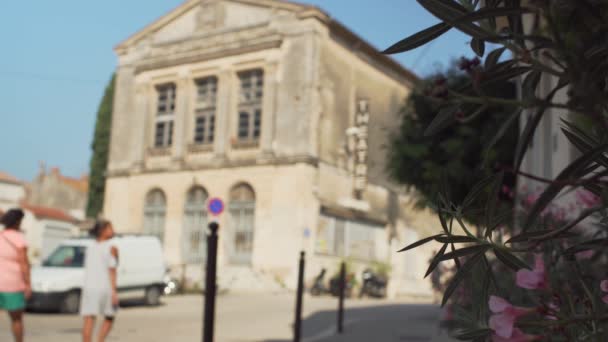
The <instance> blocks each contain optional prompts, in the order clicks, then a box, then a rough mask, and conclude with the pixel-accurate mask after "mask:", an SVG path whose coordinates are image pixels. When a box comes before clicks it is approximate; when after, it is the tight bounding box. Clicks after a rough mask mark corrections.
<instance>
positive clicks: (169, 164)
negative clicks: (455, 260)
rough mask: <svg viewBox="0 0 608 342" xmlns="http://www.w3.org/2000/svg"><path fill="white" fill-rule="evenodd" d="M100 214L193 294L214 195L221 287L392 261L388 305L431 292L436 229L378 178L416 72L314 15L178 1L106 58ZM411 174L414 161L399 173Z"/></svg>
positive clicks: (301, 8)
mask: <svg viewBox="0 0 608 342" xmlns="http://www.w3.org/2000/svg"><path fill="white" fill-rule="evenodd" d="M115 52H116V54H117V55H118V67H117V70H116V75H117V80H116V93H115V101H114V110H113V121H112V136H111V148H110V158H109V165H108V178H107V185H106V198H105V208H104V215H105V216H106V217H107V218H109V219H111V220H112V221H113V222H114V225H115V227H116V228H117V229H118V230H119V231H121V232H140V233H147V234H154V235H157V236H158V237H159V238H160V239H161V240H162V241H163V244H164V247H165V252H166V257H167V262H168V263H169V265H170V266H171V268H172V270H173V271H174V272H175V273H176V274H179V275H181V276H183V277H184V278H185V279H186V280H187V281H190V282H191V283H196V282H198V283H200V280H201V279H202V275H201V270H202V265H201V264H202V263H203V262H204V259H205V256H206V248H205V234H206V225H207V222H208V221H209V220H210V219H211V217H210V214H209V213H208V212H207V209H206V203H207V200H208V199H209V198H210V197H219V198H221V199H223V200H224V201H225V203H226V211H225V213H224V214H222V215H221V216H220V217H219V222H220V224H221V228H220V244H221V245H220V251H219V258H220V266H219V267H220V268H219V280H220V286H223V287H228V288H235V289H239V288H243V289H249V290H251V289H255V288H261V289H262V288H265V289H268V288H271V287H272V286H274V285H273V283H276V282H279V283H283V284H284V285H285V286H287V287H294V286H295V279H296V272H297V270H296V266H297V259H298V255H299V252H300V250H304V251H306V252H307V255H308V264H307V265H308V266H307V274H306V276H307V279H311V278H313V277H314V276H315V275H316V273H318V272H319V270H320V269H321V268H322V267H325V268H328V269H329V270H330V273H331V271H333V270H335V269H336V268H337V266H338V264H339V262H340V261H341V260H343V259H347V260H350V261H351V262H352V265H354V271H356V272H357V275H359V272H360V271H361V269H362V268H363V267H366V266H370V265H373V264H376V265H378V264H384V265H390V266H391V268H392V272H391V277H392V278H391V289H390V294H391V295H413V296H430V284H429V283H428V282H427V281H424V280H422V278H423V277H422V276H423V274H424V269H425V268H426V265H425V262H426V261H427V260H428V258H429V256H428V255H427V254H426V252H428V250H426V251H425V250H424V249H420V250H417V251H416V252H412V253H410V254H407V255H404V254H403V255H402V254H397V253H395V251H396V250H397V249H398V248H399V247H402V246H403V245H405V244H406V243H409V242H412V241H414V240H416V239H418V238H419V237H421V236H426V235H427V234H428V231H427V230H428V229H433V230H435V229H436V228H437V227H438V225H436V221H435V218H434V216H432V215H430V214H428V213H426V212H415V211H413V209H411V206H410V205H409V201H408V197H407V196H406V195H405V193H404V192H402V191H401V189H400V188H399V187H397V186H395V185H393V184H391V183H390V182H389V181H388V179H387V176H386V175H385V155H386V151H385V150H384V149H383V147H384V146H385V144H387V141H388V137H389V133H391V132H394V131H395V130H396V129H397V128H398V115H397V113H398V111H399V110H400V108H401V106H402V105H403V103H404V100H405V98H406V97H407V95H408V93H409V91H410V89H411V88H412V85H413V83H414V82H415V81H416V80H417V78H416V76H415V75H414V74H412V73H411V72H409V71H408V70H406V69H404V68H403V67H402V66H401V65H400V64H398V63H396V62H395V61H393V60H392V59H391V58H389V57H386V56H384V55H382V54H380V53H379V52H378V51H377V50H376V49H375V48H374V47H373V46H371V45H370V44H368V43H367V42H365V41H364V40H362V39H361V38H360V37H358V36H357V35H356V34H354V33H353V32H352V31H351V30H349V29H348V28H347V27H345V26H343V25H342V24H341V23H339V22H338V21H336V20H335V19H333V18H331V17H330V16H329V15H328V14H327V13H325V12H323V11H322V10H320V9H319V8H316V7H313V6H307V5H301V4H295V3H291V2H287V1H279V0H221V1H220V0H218V1H200V0H190V1H186V2H184V3H183V4H182V5H181V6H179V7H178V8H176V9H175V10H173V11H172V12H170V13H168V14H167V15H165V16H163V17H161V18H160V19H158V20H157V21H155V22H153V23H151V24H150V25H149V26H147V27H146V28H144V29H143V30H141V31H140V32H138V33H136V34H134V35H133V36H131V37H130V38H128V39H127V40H125V41H123V42H122V43H120V44H119V45H117V46H116V48H115ZM412 167H415V165H412Z"/></svg>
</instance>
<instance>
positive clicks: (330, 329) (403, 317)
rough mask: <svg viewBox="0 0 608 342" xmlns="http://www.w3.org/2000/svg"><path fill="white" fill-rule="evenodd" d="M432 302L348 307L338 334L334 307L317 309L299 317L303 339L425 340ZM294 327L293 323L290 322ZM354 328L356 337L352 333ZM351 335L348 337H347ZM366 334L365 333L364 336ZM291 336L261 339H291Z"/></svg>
mask: <svg viewBox="0 0 608 342" xmlns="http://www.w3.org/2000/svg"><path fill="white" fill-rule="evenodd" d="M438 312H439V311H438V307H437V306H435V305H418V304H394V305H377V306H367V307H358V308H357V307H356V308H347V309H345V313H344V317H345V318H344V334H343V335H337V316H338V313H337V310H324V311H318V312H315V313H313V314H310V315H308V316H307V317H304V318H303V320H302V339H301V340H302V342H329V341H353V342H356V341H359V338H361V341H367V340H369V338H370V337H369V336H375V338H374V340H376V341H383V342H391V341H403V342H406V341H407V342H426V341H428V340H429V338H430V336H431V335H432V333H433V332H434V331H431V330H432V329H435V327H436V325H437V324H436V323H437V318H438ZM291 328H292V329H293V325H292V326H291ZM355 332H356V335H357V338H356V340H353V339H352V334H354V333H355ZM349 335H351V337H349ZM366 336H367V337H366ZM292 341H293V339H283V340H276V339H275V340H265V341H263V342H292Z"/></svg>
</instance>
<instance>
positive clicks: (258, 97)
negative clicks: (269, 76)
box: [238, 69, 264, 143]
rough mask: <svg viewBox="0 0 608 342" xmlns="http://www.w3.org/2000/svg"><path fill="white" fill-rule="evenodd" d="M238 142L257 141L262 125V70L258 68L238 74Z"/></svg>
mask: <svg viewBox="0 0 608 342" xmlns="http://www.w3.org/2000/svg"><path fill="white" fill-rule="evenodd" d="M239 80H240V90H239V111H238V113H239V118H238V119H239V120H238V139H239V142H244V143H257V142H258V140H259V139H260V135H261V127H262V99H263V97H264V71H263V70H260V69H256V70H250V71H245V72H242V73H240V74H239Z"/></svg>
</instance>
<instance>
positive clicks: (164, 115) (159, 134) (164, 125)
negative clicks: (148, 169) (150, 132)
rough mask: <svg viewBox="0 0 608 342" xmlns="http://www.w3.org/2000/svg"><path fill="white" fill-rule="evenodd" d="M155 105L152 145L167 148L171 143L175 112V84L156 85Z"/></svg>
mask: <svg viewBox="0 0 608 342" xmlns="http://www.w3.org/2000/svg"><path fill="white" fill-rule="evenodd" d="M156 92H157V96H158V98H157V106H156V124H155V133H154V147H156V148H167V147H170V146H171V145H172V144H173V118H174V114H175V98H176V88H175V84H173V83H168V84H164V85H160V86H158V87H156Z"/></svg>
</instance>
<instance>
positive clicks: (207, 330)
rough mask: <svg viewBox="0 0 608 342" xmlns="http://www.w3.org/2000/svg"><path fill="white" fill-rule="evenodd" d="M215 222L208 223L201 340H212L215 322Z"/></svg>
mask: <svg viewBox="0 0 608 342" xmlns="http://www.w3.org/2000/svg"><path fill="white" fill-rule="evenodd" d="M219 228H220V226H219V224H217V222H211V223H209V230H210V234H209V235H208V236H207V269H206V272H205V312H204V319H205V322H204V325H203V342H213V329H214V323H215V292H216V284H215V282H216V281H215V279H216V273H217V231H218V229H219Z"/></svg>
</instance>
